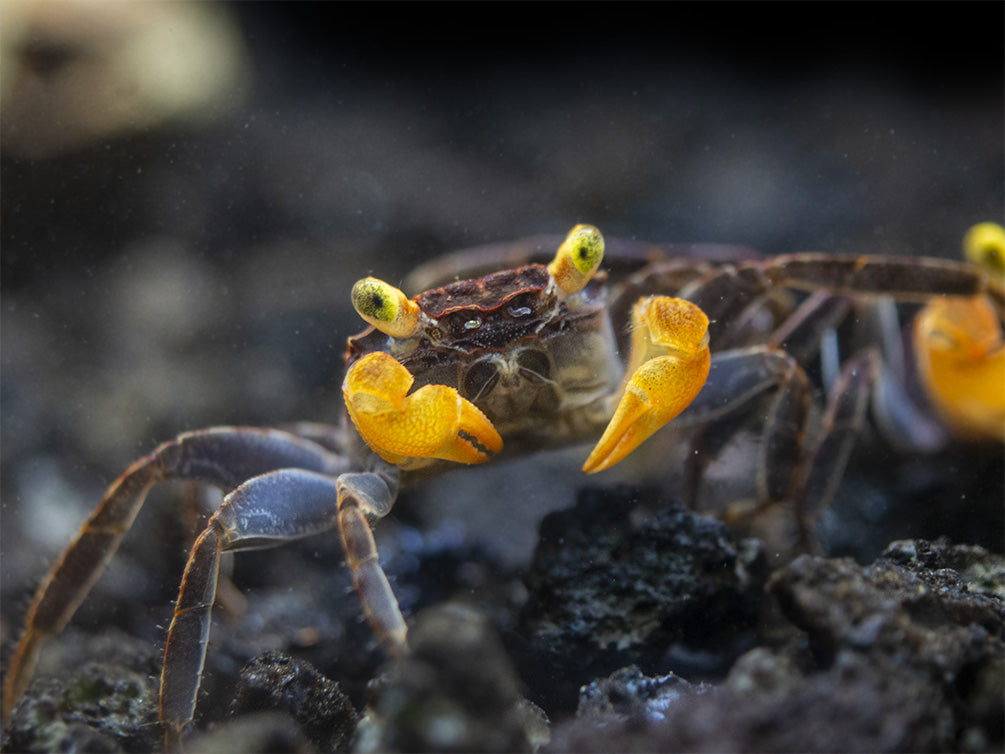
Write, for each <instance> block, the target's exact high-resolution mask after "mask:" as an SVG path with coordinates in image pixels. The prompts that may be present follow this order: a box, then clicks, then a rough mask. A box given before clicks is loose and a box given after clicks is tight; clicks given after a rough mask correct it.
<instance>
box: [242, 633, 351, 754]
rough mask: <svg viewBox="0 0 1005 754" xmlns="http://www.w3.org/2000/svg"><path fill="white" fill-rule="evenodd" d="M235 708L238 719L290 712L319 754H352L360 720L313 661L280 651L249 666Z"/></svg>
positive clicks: (338, 690)
mask: <svg viewBox="0 0 1005 754" xmlns="http://www.w3.org/2000/svg"><path fill="white" fill-rule="evenodd" d="M231 710H232V712H233V713H234V714H235V715H243V714H248V713H252V712H261V711H264V710H280V711H283V712H288V713H289V714H290V715H292V716H293V718H294V719H295V720H296V721H297V723H299V724H300V726H301V727H302V730H303V732H304V734H305V735H306V736H307V737H308V738H309V739H310V740H311V741H312V742H313V744H314V746H315V747H317V750H318V751H321V752H334V751H348V748H349V742H350V740H351V739H352V735H353V733H354V732H355V730H356V722H357V719H358V716H357V715H356V710H355V709H354V708H353V706H352V703H351V702H350V701H349V699H348V697H346V695H345V694H343V693H342V690H341V689H340V688H339V685H338V684H337V683H335V682H334V681H332V680H330V679H328V678H325V677H324V676H323V675H321V674H320V673H319V672H318V671H317V670H315V669H314V666H312V665H311V664H310V663H308V662H306V661H304V660H296V659H294V658H292V657H288V656H286V655H283V654H281V653H279V652H268V653H266V654H264V655H262V656H261V657H258V658H256V659H254V660H252V661H251V662H249V663H248V664H247V665H245V667H244V670H242V671H241V681H240V684H239V685H238V687H237V694H236V696H235V697H234V701H233V704H232V705H231Z"/></svg>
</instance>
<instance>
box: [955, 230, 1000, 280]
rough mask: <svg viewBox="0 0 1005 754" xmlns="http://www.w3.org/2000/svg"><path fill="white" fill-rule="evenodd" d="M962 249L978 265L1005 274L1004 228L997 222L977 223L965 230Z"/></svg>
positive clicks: (992, 271)
mask: <svg viewBox="0 0 1005 754" xmlns="http://www.w3.org/2000/svg"><path fill="white" fill-rule="evenodd" d="M963 251H964V253H965V254H966V256H967V259H969V260H970V261H971V262H973V263H974V264H976V265H978V266H979V267H983V268H984V269H985V270H987V271H988V272H991V273H994V274H996V275H1005V228H1002V226H1000V225H998V224H997V223H978V224H977V225H975V226H974V227H972V228H971V229H970V230H969V231H967V235H966V236H964V237H963Z"/></svg>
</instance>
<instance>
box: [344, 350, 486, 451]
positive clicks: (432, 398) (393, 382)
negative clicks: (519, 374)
mask: <svg viewBox="0 0 1005 754" xmlns="http://www.w3.org/2000/svg"><path fill="white" fill-rule="evenodd" d="M414 381H415V380H414V378H413V377H412V375H411V374H410V373H409V371H408V370H407V369H405V367H403V366H402V365H401V364H400V363H398V361H397V360H395V359H394V357H392V356H391V355H389V354H387V353H384V352H382V351H377V352H375V353H370V354H367V355H366V356H364V357H363V358H361V359H360V360H359V361H357V362H356V363H355V364H353V365H352V367H350V369H349V371H348V373H347V374H346V376H345V381H344V382H343V383H342V395H343V396H344V397H345V405H346V408H347V409H348V411H349V416H350V418H351V419H352V423H353V424H355V425H356V429H357V431H358V432H359V434H360V436H361V437H362V438H363V439H364V440H365V441H366V443H367V445H369V446H370V447H371V448H373V450H374V451H375V452H376V453H377V454H378V455H380V457H381V458H383V459H384V460H386V461H388V462H390V463H394V464H397V465H399V466H401V467H402V468H417V467H420V466H423V465H425V463H424V462H423V460H422V459H430V458H440V459H443V460H446V461H457V462H459V463H483V462H485V461H487V460H489V458H490V457H491V454H492V453H498V452H499V451H500V450H502V444H503V443H502V438H501V437H500V436H499V433H498V432H497V431H496V428H495V427H493V426H492V422H490V421H489V420H488V419H487V418H486V416H485V414H483V413H482V412H481V411H479V410H478V408H477V407H476V406H475V405H474V404H473V403H471V402H470V401H468V400H466V399H465V398H462V397H461V395H460V394H459V393H458V392H457V390H455V389H454V388H452V387H447V386H446V385H426V386H425V387H421V388H419V389H418V390H416V391H415V392H414V393H412V394H411V395H409V394H408V391H409V390H410V389H411V387H412V383H413V382H414Z"/></svg>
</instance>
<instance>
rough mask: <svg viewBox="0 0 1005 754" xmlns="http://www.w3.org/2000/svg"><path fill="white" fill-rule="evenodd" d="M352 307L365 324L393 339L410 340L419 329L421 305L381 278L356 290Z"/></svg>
mask: <svg viewBox="0 0 1005 754" xmlns="http://www.w3.org/2000/svg"><path fill="white" fill-rule="evenodd" d="M352 305H353V307H354V308H355V309H356V312H357V313H358V314H359V316H360V317H362V318H363V319H364V320H366V321H367V322H369V323H370V324H371V325H373V326H374V327H376V328H377V329H378V330H380V331H381V332H382V333H385V334H386V335H390V336H391V337H392V338H409V337H411V336H412V335H414V334H415V331H416V330H417V329H418V328H419V305H418V304H416V303H415V302H414V301H410V300H409V299H408V297H407V296H406V295H405V294H404V293H402V292H401V291H400V290H398V289H397V288H395V287H394V286H393V285H390V284H389V283H385V282H384V281H383V280H378V279H377V278H363V279H362V280H360V281H358V282H357V283H356V285H354V286H353V287H352Z"/></svg>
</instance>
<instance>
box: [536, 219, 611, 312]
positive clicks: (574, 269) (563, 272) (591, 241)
mask: <svg viewBox="0 0 1005 754" xmlns="http://www.w3.org/2000/svg"><path fill="white" fill-rule="evenodd" d="M603 258H604V237H603V236H602V235H601V234H600V231H599V230H597V229H596V228H594V227H593V226H592V225H577V226H576V227H575V228H573V229H572V230H570V231H569V235H567V236H566V237H565V240H564V241H563V242H562V245H561V246H559V247H558V251H557V252H555V258H554V259H553V260H552V261H551V263H550V264H549V265H548V272H550V273H551V277H552V278H553V279H554V280H555V284H556V285H557V286H558V287H559V290H561V291H562V292H563V293H564V294H566V295H567V296H571V295H572V294H573V293H578V292H579V291H581V290H582V289H583V287H584V286H585V285H586V284H587V283H588V282H590V278H592V277H593V274H594V273H595V272H596V271H597V268H598V267H599V266H600V262H601V261H602V260H603Z"/></svg>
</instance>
